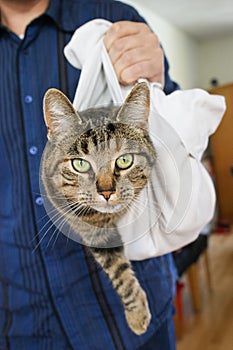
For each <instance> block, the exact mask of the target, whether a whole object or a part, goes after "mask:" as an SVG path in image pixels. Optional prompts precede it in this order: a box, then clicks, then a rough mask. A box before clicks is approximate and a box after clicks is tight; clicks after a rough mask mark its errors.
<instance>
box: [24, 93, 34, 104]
mask: <svg viewBox="0 0 233 350" xmlns="http://www.w3.org/2000/svg"><path fill="white" fill-rule="evenodd" d="M24 101H25V102H26V103H32V101H33V98H32V96H30V95H26V96H25V98H24Z"/></svg>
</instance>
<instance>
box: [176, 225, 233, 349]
mask: <svg viewBox="0 0 233 350" xmlns="http://www.w3.org/2000/svg"><path fill="white" fill-rule="evenodd" d="M208 253H209V262H210V269H211V278H212V290H211V291H210V290H208V287H207V283H206V276H205V274H204V261H203V260H202V259H201V260H200V261H199V263H198V264H199V272H200V282H201V287H202V289H201V303H202V304H201V310H200V311H199V312H198V313H197V312H196V313H195V312H194V311H193V309H192V307H191V302H190V295H189V290H188V286H187V280H186V277H185V276H184V277H183V278H182V282H183V283H184V288H183V291H182V301H183V322H182V335H181V338H180V339H178V340H177V350H233V230H232V231H231V232H230V233H224V234H212V235H211V236H210V239H209V248H208Z"/></svg>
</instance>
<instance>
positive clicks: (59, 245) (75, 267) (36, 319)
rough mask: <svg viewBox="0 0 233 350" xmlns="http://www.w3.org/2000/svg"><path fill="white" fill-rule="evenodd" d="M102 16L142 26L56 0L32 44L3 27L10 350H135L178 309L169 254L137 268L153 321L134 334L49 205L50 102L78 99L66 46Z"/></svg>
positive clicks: (2, 327) (38, 22) (1, 216)
mask: <svg viewBox="0 0 233 350" xmlns="http://www.w3.org/2000/svg"><path fill="white" fill-rule="evenodd" d="M97 17H101V18H105V19H108V20H110V21H113V22H114V21H118V20H132V21H143V19H142V18H141V17H140V16H139V15H138V13H137V12H136V11H135V10H134V9H132V8H131V7H129V6H126V5H124V4H121V3H119V2H115V1H107V0H102V1H101V0H98V1H97V0H96V1H95V0H92V1H82V0H81V1H74V0H66V1H62V0H52V1H51V4H50V7H49V8H48V10H47V12H46V13H45V14H44V15H42V16H40V17H39V18H37V19H35V20H33V21H32V22H31V23H30V25H28V27H27V30H26V33H25V37H24V39H23V40H21V39H19V37H17V36H16V35H15V34H14V33H12V32H9V31H8V30H7V28H4V27H0V249H1V250H0V349H1V350H2V349H4V350H5V349H11V350H34V349H38V350H53V349H54V350H62V349H64V350H68V349H80V350H92V349H99V350H103V349H108V350H112V349H127V350H131V349H132V350H134V349H137V348H138V347H139V346H140V345H142V344H144V343H145V342H146V341H147V340H148V339H149V337H151V335H152V334H153V333H154V332H155V330H156V329H157V328H158V327H159V325H160V324H161V323H162V322H163V321H164V320H165V318H166V317H167V315H168V310H169V309H170V308H171V304H172V292H171V286H172V280H171V277H172V275H171V269H172V262H171V257H170V255H167V256H164V257H161V258H157V259H148V260H146V261H143V262H135V263H133V266H134V269H135V271H136V274H137V276H138V278H139V280H140V282H141V284H142V286H143V287H144V289H145V290H146V292H147V294H148V297H149V302H150V308H151V311H152V317H153V318H152V322H151V325H150V328H149V330H148V332H147V333H146V334H145V335H143V336H141V337H138V336H136V335H134V334H133V333H132V332H131V331H130V330H129V328H128V326H127V324H126V321H125V317H124V313H123V308H122V306H121V303H120V300H119V298H118V296H117V295H116V293H115V291H114V290H113V288H112V286H111V284H110V282H109V281H108V279H107V277H106V276H105V274H104V273H103V272H102V271H101V270H100V269H99V268H98V267H97V265H96V264H95V263H94V262H93V259H92V258H91V257H90V256H89V255H88V253H87V252H86V249H85V247H83V246H81V245H79V244H78V243H76V242H73V241H71V240H68V239H67V238H66V237H65V236H63V234H61V233H59V232H58V231H57V229H56V227H54V226H53V225H52V223H51V221H50V220H49V218H48V216H47V215H46V212H45V209H44V206H43V198H42V196H41V194H40V188H39V167H40V158H41V154H42V151H43V148H44V146H45V143H46V128H45V125H44V122H43V112H42V99H43V95H44V93H45V91H46V90H47V89H48V88H49V87H57V88H60V89H61V90H63V92H64V93H66V94H67V95H68V96H69V98H70V99H71V100H72V99H73V97H74V91H75V88H76V85H77V83H78V79H79V74H80V72H79V71H78V70H76V69H74V68H73V67H71V65H69V64H68V63H67V62H66V61H65V59H64V56H63V47H64V45H65V44H66V43H67V42H68V41H69V39H70V38H71V36H72V34H73V32H74V31H75V29H77V28H78V27H79V26H80V25H82V24H83V23H85V22H87V21H89V20H91V19H93V18H97ZM165 75H166V84H165V91H166V93H170V92H171V91H173V90H174V89H176V88H177V85H176V84H175V83H174V82H172V81H171V80H170V78H169V75H168V64H167V61H166V59H165ZM87 84H88V82H87Z"/></svg>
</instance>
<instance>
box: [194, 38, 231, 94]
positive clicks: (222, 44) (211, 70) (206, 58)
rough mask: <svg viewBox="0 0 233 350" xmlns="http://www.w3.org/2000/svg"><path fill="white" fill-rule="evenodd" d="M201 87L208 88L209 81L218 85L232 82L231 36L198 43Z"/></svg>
mask: <svg viewBox="0 0 233 350" xmlns="http://www.w3.org/2000/svg"><path fill="white" fill-rule="evenodd" d="M200 76H201V81H200V83H201V86H202V87H203V88H205V89H209V88H210V80H211V79H212V78H216V79H218V82H219V85H224V84H227V83H232V82H233V35H231V36H226V37H221V38H214V39H211V40H203V41H202V42H201V43H200Z"/></svg>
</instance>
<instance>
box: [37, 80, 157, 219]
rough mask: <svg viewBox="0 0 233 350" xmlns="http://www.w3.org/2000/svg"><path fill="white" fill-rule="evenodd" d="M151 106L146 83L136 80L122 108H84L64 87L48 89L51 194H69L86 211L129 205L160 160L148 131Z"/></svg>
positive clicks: (45, 162) (110, 210)
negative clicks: (78, 107) (74, 102)
mask: <svg viewBox="0 0 233 350" xmlns="http://www.w3.org/2000/svg"><path fill="white" fill-rule="evenodd" d="M149 106H150V95H149V89H148V87H147V84H146V83H140V84H137V85H136V86H135V87H134V88H133V89H132V91H131V92H130V94H129V95H128V97H127V98H126V100H125V102H124V104H123V105H122V106H121V107H114V106H110V107H104V108H93V109H90V110H87V111H84V112H81V113H78V112H77V111H76V110H75V109H74V107H73V105H72V104H71V102H70V101H69V100H68V98H67V97H66V96H65V95H64V94H63V93H62V92H60V91H59V90H56V89H50V90H48V91H47V93H46V94H45V97H44V116H45V122H46V125H47V129H48V140H49V152H47V153H46V156H45V157H44V159H43V164H42V166H43V168H44V174H45V176H44V179H42V180H43V181H44V182H49V184H48V183H47V184H46V186H45V187H46V188H47V194H48V196H49V193H51V198H52V197H61V196H64V198H65V199H66V200H67V201H68V202H69V203H72V206H73V207H74V208H75V206H77V208H82V210H83V214H84V215H85V214H87V215H88V209H89V208H91V209H92V210H93V209H94V210H95V211H97V212H101V213H108V214H110V213H117V212H120V211H122V210H126V209H127V208H128V207H129V205H130V203H131V202H132V201H133V200H136V197H137V195H138V194H139V192H140V191H141V189H142V188H143V187H144V186H145V185H146V183H147V181H148V178H149V176H150V173H151V169H152V166H153V164H154V160H155V151H154V148H153V145H152V143H151V140H150V138H149V135H148V130H147V129H148V117H149ZM55 192H56V193H57V196H55V195H54V193H55ZM58 194H59V196H58ZM52 201H53V202H54V201H55V200H52ZM55 205H56V203H55ZM83 208H86V210H84V209H83ZM77 212H78V209H77Z"/></svg>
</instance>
